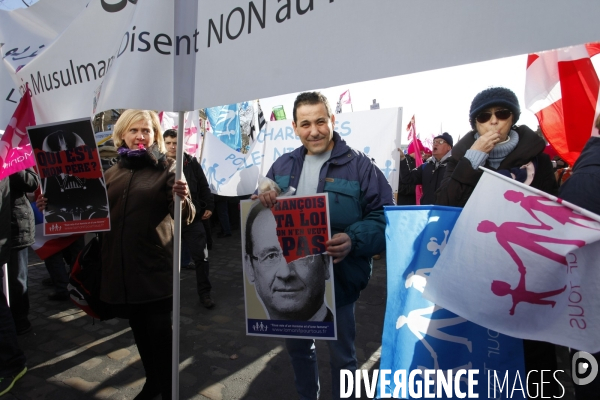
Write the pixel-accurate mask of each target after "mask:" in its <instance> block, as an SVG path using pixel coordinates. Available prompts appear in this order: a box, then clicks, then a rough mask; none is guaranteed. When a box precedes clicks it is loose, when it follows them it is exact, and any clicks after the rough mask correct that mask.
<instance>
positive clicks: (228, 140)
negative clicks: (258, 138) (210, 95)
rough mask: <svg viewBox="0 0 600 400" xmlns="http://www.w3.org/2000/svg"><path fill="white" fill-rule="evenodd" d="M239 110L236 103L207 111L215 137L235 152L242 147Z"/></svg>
mask: <svg viewBox="0 0 600 400" xmlns="http://www.w3.org/2000/svg"><path fill="white" fill-rule="evenodd" d="M238 108H239V107H238V104H237V103H235V104H229V105H226V106H218V107H211V108H207V109H206V117H207V118H208V122H210V126H211V129H212V131H213V133H214V135H215V136H217V137H218V138H219V139H221V141H222V142H223V143H225V144H226V145H227V146H229V147H231V148H232V149H234V150H238V149H240V148H241V147H242V135H241V131H240V117H239V113H238Z"/></svg>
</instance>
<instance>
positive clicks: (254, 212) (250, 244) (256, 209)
mask: <svg viewBox="0 0 600 400" xmlns="http://www.w3.org/2000/svg"><path fill="white" fill-rule="evenodd" d="M265 210H269V209H268V208H267V207H265V206H263V205H262V203H261V202H260V201H257V202H256V204H255V205H253V206H252V208H251V209H250V213H248V218H247V219H246V246H245V249H246V254H248V255H249V256H250V259H252V257H254V239H253V238H252V225H253V224H254V220H255V219H256V217H258V214H260V213H261V212H262V211H265ZM269 211H270V210H269Z"/></svg>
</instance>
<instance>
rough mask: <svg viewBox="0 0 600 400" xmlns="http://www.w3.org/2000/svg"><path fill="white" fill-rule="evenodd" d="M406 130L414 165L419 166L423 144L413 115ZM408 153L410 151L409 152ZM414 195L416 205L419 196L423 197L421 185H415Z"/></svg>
mask: <svg viewBox="0 0 600 400" xmlns="http://www.w3.org/2000/svg"><path fill="white" fill-rule="evenodd" d="M406 130H407V131H408V142H409V147H410V144H412V146H413V149H414V150H415V166H416V167H417V168H419V166H420V165H421V164H423V157H421V152H422V151H423V145H422V143H421V141H420V140H419V138H417V126H416V124H415V116H414V115H413V116H412V118H411V119H410V122H409V123H408V125H406ZM409 154H410V153H409ZM415 197H416V203H417V205H420V204H421V197H423V185H416V187H415Z"/></svg>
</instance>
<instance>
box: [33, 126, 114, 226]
mask: <svg viewBox="0 0 600 400" xmlns="http://www.w3.org/2000/svg"><path fill="white" fill-rule="evenodd" d="M27 133H28V134H29V140H30V141H31V147H32V149H33V152H34V154H35V159H36V164H37V168H38V173H39V174H40V178H41V180H42V192H43V193H44V197H46V198H47V199H48V205H47V207H46V210H45V211H44V234H45V235H57V234H65V233H83V232H97V231H106V230H110V219H109V212H108V197H107V195H106V184H105V182H104V175H103V173H102V165H101V163H100V156H99V154H98V148H97V147H96V140H95V137H94V131H93V129H92V123H91V120H90V119H89V118H83V119H78V120H73V121H66V122H61V123H58V124H46V125H38V126H35V127H31V128H28V129H27Z"/></svg>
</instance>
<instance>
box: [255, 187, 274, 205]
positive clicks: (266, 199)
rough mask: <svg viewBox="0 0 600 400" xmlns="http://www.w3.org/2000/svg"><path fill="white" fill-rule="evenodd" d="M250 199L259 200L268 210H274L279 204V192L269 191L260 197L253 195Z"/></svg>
mask: <svg viewBox="0 0 600 400" xmlns="http://www.w3.org/2000/svg"><path fill="white" fill-rule="evenodd" d="M250 199H252V200H256V199H259V200H260V202H261V203H262V205H263V206H265V207H267V208H273V206H274V205H275V204H277V191H276V190H269V191H268V192H265V193H261V194H259V195H258V196H257V195H255V194H253V195H252V196H251V197H250Z"/></svg>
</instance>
